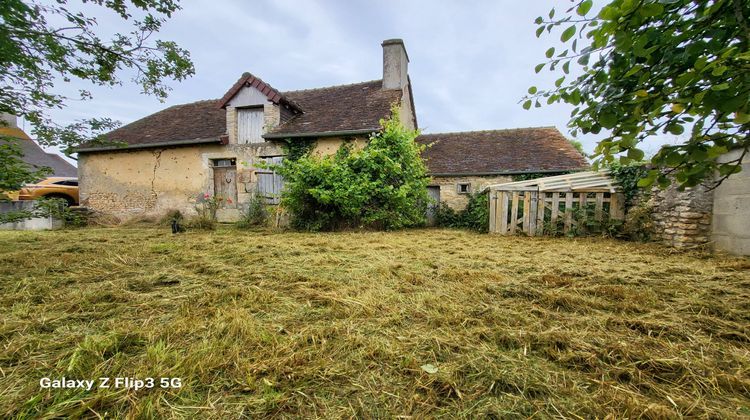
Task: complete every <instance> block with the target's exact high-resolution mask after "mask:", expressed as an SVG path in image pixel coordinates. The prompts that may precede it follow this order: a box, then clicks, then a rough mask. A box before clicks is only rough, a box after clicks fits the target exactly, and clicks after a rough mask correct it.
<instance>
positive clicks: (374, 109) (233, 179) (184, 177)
mask: <svg viewBox="0 0 750 420" xmlns="http://www.w3.org/2000/svg"><path fill="white" fill-rule="evenodd" d="M407 69H408V56H407V55H406V50H405V48H404V45H403V42H402V41H400V40H388V41H385V42H383V71H384V74H383V79H382V80H374V81H370V82H364V83H356V84H350V85H342V86H333V87H327V88H320V89H308V90H300V91H288V92H279V91H277V90H276V89H274V88H273V87H271V86H270V85H268V84H267V83H265V82H263V81H262V80H261V79H259V78H257V77H255V76H253V75H252V74H250V73H245V74H243V75H242V77H241V78H240V79H239V80H238V81H237V82H236V83H235V84H234V85H233V86H232V87H231V88H230V89H229V91H228V92H227V93H226V94H225V95H224V97H223V98H221V99H219V100H212V101H199V102H195V103H192V104H186V105H179V106H176V107H172V108H168V109H166V110H164V111H161V112H158V113H156V114H153V115H150V116H148V117H146V118H143V119H141V120H139V121H136V122H134V123H132V124H129V125H127V126H124V127H122V128H120V129H118V130H115V131H113V132H112V133H110V134H109V136H108V137H109V140H110V141H112V142H116V143H118V144H116V145H84V146H83V147H81V148H79V168H80V169H79V178H80V196H81V203H82V205H84V206H87V207H89V208H92V209H94V210H97V211H101V212H105V213H108V214H112V215H115V216H118V217H120V218H121V219H128V218H131V217H133V216H158V215H162V214H164V213H165V212H167V211H170V210H180V211H181V212H183V213H186V214H191V213H193V212H194V211H195V210H194V208H195V206H196V203H197V202H199V201H201V200H202V199H203V197H205V195H209V196H221V197H222V198H224V199H225V200H224V203H223V208H222V209H220V210H219V211H218V213H217V216H218V218H219V220H221V221H233V220H236V219H238V218H239V217H240V215H241V213H242V212H243V211H244V209H245V208H246V206H247V204H248V203H249V202H250V200H251V199H252V196H253V195H254V194H261V195H264V196H266V198H267V199H268V202H269V203H274V202H275V201H274V200H275V197H276V196H277V195H278V193H280V183H279V178H278V176H276V175H274V174H273V173H272V172H271V171H269V170H268V169H265V168H264V166H265V165H267V164H273V163H279V162H280V161H281V160H282V159H283V155H284V148H283V145H284V144H285V142H286V141H295V140H297V139H302V138H305V139H313V140H314V141H315V146H314V149H313V152H314V153H317V154H331V153H335V151H336V150H338V148H339V147H340V146H341V144H342V143H343V142H344V141H347V142H352V141H353V142H354V143H355V144H358V145H360V146H362V145H364V144H365V143H366V141H367V138H369V136H370V135H371V134H372V133H374V132H377V131H378V130H379V128H380V125H379V121H380V120H381V119H382V118H386V117H387V116H388V115H390V112H391V107H392V106H397V107H398V108H399V110H400V112H401V115H400V117H401V119H402V122H404V124H405V125H406V126H407V127H409V128H412V129H415V128H416V127H417V123H416V116H415V115H414V111H413V110H414V106H413V101H412V96H411V86H410V84H409V78H408V70H407ZM261 164H262V165H261ZM261 187H262V188H261Z"/></svg>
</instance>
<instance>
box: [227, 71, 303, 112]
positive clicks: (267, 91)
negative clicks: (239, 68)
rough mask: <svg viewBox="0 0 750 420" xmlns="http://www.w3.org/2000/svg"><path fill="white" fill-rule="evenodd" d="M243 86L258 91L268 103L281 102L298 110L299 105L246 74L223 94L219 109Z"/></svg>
mask: <svg viewBox="0 0 750 420" xmlns="http://www.w3.org/2000/svg"><path fill="white" fill-rule="evenodd" d="M245 86H251V87H254V88H255V89H258V91H260V93H262V94H264V95H266V97H267V98H268V100H269V101H271V102H273V103H275V104H278V103H280V102H283V103H287V104H289V105H292V107H294V108H297V109H300V108H299V105H297V104H295V103H294V101H292V100H290V99H289V98H287V97H286V96H285V94H284V93H281V92H279V91H278V90H276V89H274V88H273V87H272V86H271V85H269V84H268V83H266V82H264V81H263V80H262V79H261V78H259V77H256V76H254V75H253V74H252V73H248V72H245V73H242V76H240V78H239V80H237V81H236V82H235V83H234V85H232V87H231V88H229V90H228V91H227V93H225V94H224V96H223V97H222V98H221V99H219V108H225V107H226V106H227V103H229V101H230V100H232V98H234V95H236V94H237V92H239V91H240V89H242V88H243V87H245Z"/></svg>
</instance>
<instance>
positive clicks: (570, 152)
mask: <svg viewBox="0 0 750 420" xmlns="http://www.w3.org/2000/svg"><path fill="white" fill-rule="evenodd" d="M417 142H419V143H421V144H424V145H431V146H429V147H428V148H427V149H426V150H425V151H424V152H423V153H422V156H423V157H424V158H425V160H426V164H427V168H428V172H429V173H430V174H433V175H437V174H440V175H459V174H463V175H469V174H477V175H478V174H505V173H524V172H557V171H576V170H584V169H588V167H589V165H588V163H587V162H586V159H585V158H584V157H583V156H582V155H581V154H580V153H579V152H578V151H577V150H576V149H575V148H574V147H573V145H572V144H571V143H570V142H569V141H568V139H566V138H565V136H563V135H562V133H560V131H559V130H557V129H556V128H554V127H534V128H517V129H508V130H489V131H468V132H463V133H441V134H425V135H421V136H419V137H418V138H417Z"/></svg>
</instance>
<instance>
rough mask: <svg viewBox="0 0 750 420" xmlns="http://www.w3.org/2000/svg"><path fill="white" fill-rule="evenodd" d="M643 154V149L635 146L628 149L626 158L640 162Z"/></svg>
mask: <svg viewBox="0 0 750 420" xmlns="http://www.w3.org/2000/svg"><path fill="white" fill-rule="evenodd" d="M643 156H644V153H643V150H641V149H636V148H632V149H628V158H630V159H632V160H634V161H636V162H640V161H641V160H642V159H643Z"/></svg>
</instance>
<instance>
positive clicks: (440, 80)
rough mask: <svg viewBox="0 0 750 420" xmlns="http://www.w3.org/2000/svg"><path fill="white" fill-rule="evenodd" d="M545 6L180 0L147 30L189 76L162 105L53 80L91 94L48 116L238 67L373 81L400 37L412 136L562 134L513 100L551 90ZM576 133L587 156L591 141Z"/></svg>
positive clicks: (191, 97)
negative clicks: (173, 52) (541, 23)
mask: <svg viewBox="0 0 750 420" xmlns="http://www.w3.org/2000/svg"><path fill="white" fill-rule="evenodd" d="M553 4H556V5H557V7H558V8H560V9H564V8H567V7H569V5H570V2H568V1H558V2H550V1H544V0H527V1H509V0H492V1H479V0H465V1H423V0H402V1H395V0H385V1H364V0H353V1H352V0H348V1H344V0H304V1H303V0H273V1H270V0H256V1H252V2H250V1H240V0H213V1H211V0H188V1H184V2H183V3H182V7H183V9H182V10H181V11H179V12H178V13H177V14H176V15H175V16H173V18H172V19H171V20H170V21H168V22H167V23H166V24H165V26H164V28H163V29H162V31H161V32H160V33H159V34H157V38H160V39H168V40H174V41H176V42H177V43H178V44H180V46H181V47H183V48H186V49H188V50H189V51H190V53H191V56H192V59H193V61H194V63H195V67H196V74H195V76H194V77H192V78H191V79H188V80H187V81H184V82H182V83H172V84H171V86H172V88H173V91H172V92H171V94H170V96H169V98H168V99H167V100H166V102H164V103H161V102H159V101H158V100H157V99H156V98H153V97H149V96H145V95H141V94H139V89H138V87H137V86H135V85H134V84H132V83H129V82H127V76H126V82H125V83H124V84H123V85H122V86H118V87H115V88H91V86H90V85H87V84H86V83H82V82H77V81H74V82H72V83H70V84H64V85H60V86H58V88H59V89H61V90H63V91H67V92H75V91H77V89H81V88H86V89H90V90H91V91H92V92H93V94H94V99H93V100H91V101H85V102H81V101H72V102H71V103H70V104H69V106H68V107H67V108H65V109H63V110H59V111H55V112H53V113H52V115H53V116H54V117H55V118H56V120H57V121H58V122H59V123H69V122H72V121H74V120H76V119H79V118H87V117H111V118H114V119H116V120H119V121H121V122H123V123H128V122H132V121H134V120H137V119H139V118H141V117H144V116H146V115H148V114H150V113H152V112H156V111H158V110H160V109H163V108H166V107H168V106H171V105H175V104H180V103H186V102H192V101H196V100H201V99H211V98H219V97H221V96H222V95H223V94H224V92H225V91H226V90H227V89H229V87H230V86H231V85H232V84H233V83H234V82H235V81H236V79H237V78H238V77H239V76H240V75H241V74H242V72H244V71H250V72H252V73H253V74H255V75H257V76H259V77H261V78H262V79H264V80H265V81H266V82H268V83H270V84H271V85H272V86H274V87H275V88H277V89H279V90H282V91H283V90H293V89H306V88H315V87H323V86H330V85H337V84H345V83H353V82H359V81H365V80H372V79H379V78H381V76H382V74H381V73H382V50H381V46H380V43H381V42H382V41H383V40H384V39H389V38H402V39H403V40H404V43H405V45H406V49H407V51H408V54H409V58H410V64H409V73H410V76H411V80H412V83H413V90H414V99H415V107H416V111H417V118H418V121H419V125H420V128H422V130H423V132H425V133H436V132H445V131H471V130H487V129H500V128H514V127H531V126H550V125H551V126H556V127H557V128H558V129H560V131H562V132H563V133H564V134H566V135H568V136H569V133H568V130H567V128H566V124H567V121H568V117H569V113H570V109H571V107H569V106H567V105H552V106H544V107H542V108H539V109H533V108H532V109H531V110H529V111H526V110H524V109H523V108H522V107H521V105H520V103H519V101H520V99H521V98H522V97H523V95H524V94H525V93H526V90H527V89H528V87H529V86H531V85H537V86H540V87H543V86H551V85H552V84H553V81H554V80H555V79H556V78H557V77H559V76H558V75H557V74H550V73H547V72H542V73H540V74H536V73H534V66H535V65H536V64H538V63H540V62H542V61H543V60H544V52H545V51H546V49H547V48H549V47H550V46H558V47H559V45H558V41H557V40H558V36H557V35H544V36H542V38H540V39H537V38H536V36H535V34H534V31H535V29H536V25H534V23H533V21H534V19H535V18H536V17H537V16H539V15H546V13H547V12H548V11H549V9H550V7H551V6H552V5H553ZM83 9H84V10H86V11H87V12H88V13H91V14H94V15H95V16H97V19H98V22H99V26H100V28H101V31H102V32H104V33H114V32H117V31H121V32H126V31H127V29H128V28H127V24H125V23H124V22H122V21H121V20H119V18H117V17H116V16H114V15H113V14H109V13H102V12H101V11H100V9H99V8H93V7H91V6H84V7H83ZM558 49H559V48H558ZM580 140H582V141H583V144H584V147H585V149H586V151H587V152H591V151H592V150H593V148H594V145H595V143H596V141H597V140H598V137H597V136H586V137H583V138H581V139H580ZM664 141H673V140H671V139H668V138H665V139H661V140H660V141H659V142H664ZM656 144H657V143H656V142H655V143H654V144H653V145H650V146H647V147H645V149H646V151H647V152H654V151H656V149H657V145H656Z"/></svg>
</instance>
